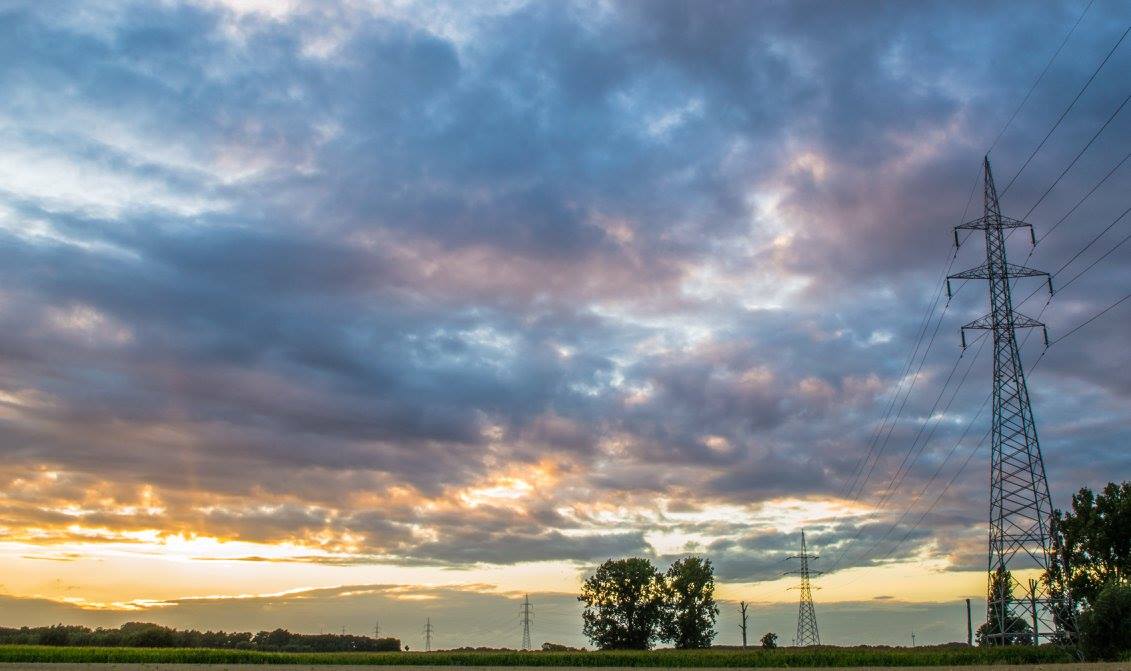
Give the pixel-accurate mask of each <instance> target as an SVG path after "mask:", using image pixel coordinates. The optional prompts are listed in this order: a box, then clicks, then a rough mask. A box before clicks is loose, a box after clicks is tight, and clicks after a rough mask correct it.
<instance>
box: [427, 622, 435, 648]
mask: <svg viewBox="0 0 1131 671" xmlns="http://www.w3.org/2000/svg"><path fill="white" fill-rule="evenodd" d="M435 633H436V630H435V629H433V628H432V618H428V619H427V620H426V624H425V625H424V652H431V651H432V634H435Z"/></svg>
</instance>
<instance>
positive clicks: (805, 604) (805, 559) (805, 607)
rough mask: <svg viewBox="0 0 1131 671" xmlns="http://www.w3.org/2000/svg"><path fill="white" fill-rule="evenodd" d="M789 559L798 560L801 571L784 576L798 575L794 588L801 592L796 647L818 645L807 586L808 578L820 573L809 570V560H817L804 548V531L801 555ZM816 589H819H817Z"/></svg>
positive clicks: (808, 586) (814, 616)
mask: <svg viewBox="0 0 1131 671" xmlns="http://www.w3.org/2000/svg"><path fill="white" fill-rule="evenodd" d="M790 559H800V560H801V569H800V570H797V571H787V572H786V574H785V575H800V576H801V584H800V585H798V586H797V587H796V588H794V587H790V589H798V590H800V591H801V604H800V605H799V606H798V609H797V637H796V639H795V640H794V643H795V644H796V645H800V646H806V645H820V644H821V634H820V632H818V631H817V613H816V611H814V610H813V592H812V587H811V586H810V584H809V576H811V575H820V574H821V572H820V571H810V570H809V560H810V559H817V555H811V554H809V552H808V549H807V548H806V546H805V530H804V529H803V530H802V531H801V554H799V555H794V556H793V557H790ZM817 589H820V588H819V587H818V588H817Z"/></svg>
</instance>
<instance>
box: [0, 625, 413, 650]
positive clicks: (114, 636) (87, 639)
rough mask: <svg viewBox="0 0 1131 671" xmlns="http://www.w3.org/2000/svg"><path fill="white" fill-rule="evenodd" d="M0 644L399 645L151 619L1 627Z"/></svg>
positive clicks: (381, 647) (252, 647) (248, 647)
mask: <svg viewBox="0 0 1131 671" xmlns="http://www.w3.org/2000/svg"><path fill="white" fill-rule="evenodd" d="M0 644H4V645H12V644H24V645H49V646H94V647H107V648H123V647H125V648H218V649H235V650H259V651H264V652H382V651H388V650H399V649H400V644H401V643H400V641H399V640H397V639H395V638H371V637H369V636H351V635H349V634H293V633H291V632H289V631H287V630H286V629H276V630H274V631H261V632H259V633H257V634H252V633H251V632H246V631H244V632H224V631H197V630H195V629H188V630H182V629H171V628H169V627H162V626H161V625H159V624H152V623H149V622H127V623H126V624H123V625H122V626H121V627H118V628H117V629H102V628H99V629H89V628H87V627H80V626H75V625H63V624H59V625H54V626H51V627H20V628H19V629H13V628H6V627H0Z"/></svg>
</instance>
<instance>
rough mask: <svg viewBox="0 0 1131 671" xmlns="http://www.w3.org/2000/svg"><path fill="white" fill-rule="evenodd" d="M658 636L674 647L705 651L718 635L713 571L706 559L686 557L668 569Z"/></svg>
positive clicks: (717, 610) (717, 611)
mask: <svg viewBox="0 0 1131 671" xmlns="http://www.w3.org/2000/svg"><path fill="white" fill-rule="evenodd" d="M666 582H667V585H666V586H667V590H666V596H667V608H666V610H667V612H666V613H665V615H666V617H665V618H664V623H663V627H662V631H661V634H662V637H663V639H664V640H665V641H671V642H672V643H674V644H675V647H677V648H709V647H710V646H711V641H713V640H714V639H715V635H716V634H717V633H718V632H716V631H715V620H716V618H717V617H718V615H719V609H718V606H716V605H715V570H714V567H712V566H711V560H710V559H704V558H702V557H687V558H685V559H680V560H679V561H677V562H675V563H674V564H672V565H671V567H669V568H668V574H667V581H666Z"/></svg>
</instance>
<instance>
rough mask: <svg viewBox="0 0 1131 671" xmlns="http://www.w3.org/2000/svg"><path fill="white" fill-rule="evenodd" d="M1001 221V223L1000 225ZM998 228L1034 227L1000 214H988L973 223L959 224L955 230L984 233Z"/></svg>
mask: <svg viewBox="0 0 1131 671" xmlns="http://www.w3.org/2000/svg"><path fill="white" fill-rule="evenodd" d="M999 221H1000V222H1001V223H1000V224H999V223H998V222H999ZM998 226H1000V227H1001V228H1025V227H1026V226H1028V227H1029V228H1032V227H1033V225H1032V224H1030V223H1028V222H1025V221H1021V220H1020V219H1014V218H1013V217H1007V216H1005V215H1000V214H987V215H985V216H982V217H978V218H977V219H974V220H972V221H968V222H966V223H965V224H959V225H957V226H955V227H954V228H955V230H967V231H984V230H986V229H987V228H997V227H998Z"/></svg>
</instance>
